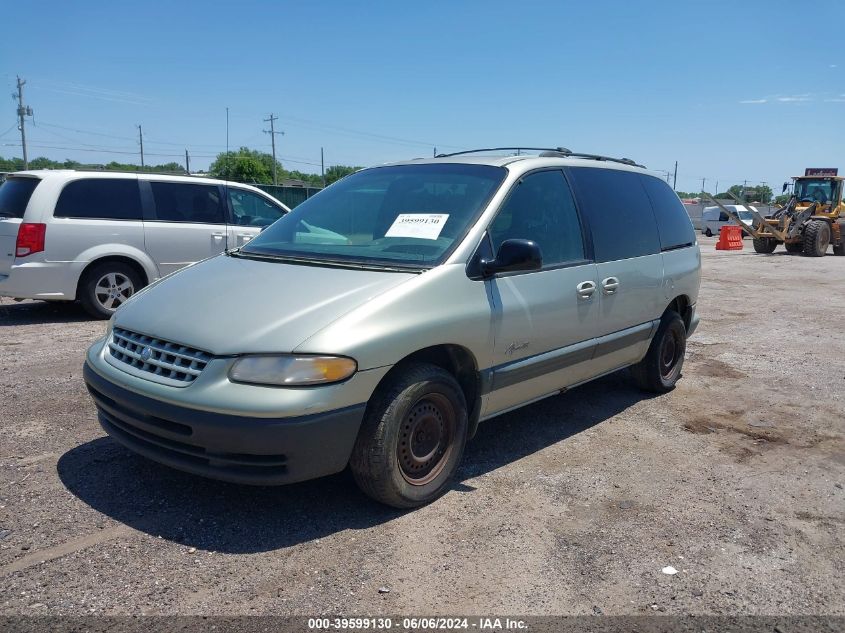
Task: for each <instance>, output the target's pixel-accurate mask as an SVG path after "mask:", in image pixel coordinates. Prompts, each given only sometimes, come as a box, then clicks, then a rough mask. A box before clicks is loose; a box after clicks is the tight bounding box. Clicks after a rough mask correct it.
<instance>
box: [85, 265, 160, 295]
mask: <svg viewBox="0 0 845 633" xmlns="http://www.w3.org/2000/svg"><path fill="white" fill-rule="evenodd" d="M106 262H120V263H121V264H126V265H127V266H129V267H130V268H132V269H133V270H134V271H135V272H136V273H138V277H139V278H140V279H141V288H143V287H144V286H146V285H147V284H149V283H150V280H149V279H148V278H147V272H146V271H145V270H144V267H143V266H141V264H139V263H138V262H137V261H135V260H134V259H132V258H131V257H121V256H120V255H111V256H109V257H101V258H100V259H95V260H94V261H92V262H90V263H89V264H88V265H87V266H86V267H85V269H84V270H83V271H82V274H81V275H79V281H78V282H77V284H76V298H77V299H78V298H79V289H80V288H81V287H82V283H83V281H84V280H85V275H87V274H88V271H90V270H91V269H92V268H93V267H94V266H99V265H100V264H103V263H106Z"/></svg>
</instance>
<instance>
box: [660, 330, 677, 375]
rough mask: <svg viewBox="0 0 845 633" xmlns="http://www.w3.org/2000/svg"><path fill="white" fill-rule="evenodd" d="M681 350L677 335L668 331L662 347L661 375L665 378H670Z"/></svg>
mask: <svg viewBox="0 0 845 633" xmlns="http://www.w3.org/2000/svg"><path fill="white" fill-rule="evenodd" d="M680 350H681V345H680V341H679V340H678V337H677V335H676V334H675V333H674V332H673V331H671V330H668V331H667V332H666V336H664V337H663V342H662V343H661V345H660V375H661V376H663V378H668V377H669V375H670V374H671V373H672V371H673V370H674V369H675V365H676V364H677V363H678V356H679V353H680Z"/></svg>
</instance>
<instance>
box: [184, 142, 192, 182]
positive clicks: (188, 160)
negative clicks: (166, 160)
mask: <svg viewBox="0 0 845 633" xmlns="http://www.w3.org/2000/svg"><path fill="white" fill-rule="evenodd" d="M185 173H186V174H188V175H189V176H190V175H191V157H190V156H188V148H187V147H186V148H185Z"/></svg>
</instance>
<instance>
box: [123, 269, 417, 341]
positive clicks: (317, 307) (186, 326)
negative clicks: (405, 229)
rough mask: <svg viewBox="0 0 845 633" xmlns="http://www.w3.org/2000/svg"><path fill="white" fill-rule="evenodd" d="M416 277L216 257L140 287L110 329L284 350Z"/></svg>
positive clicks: (181, 339)
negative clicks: (139, 291) (140, 291)
mask: <svg viewBox="0 0 845 633" xmlns="http://www.w3.org/2000/svg"><path fill="white" fill-rule="evenodd" d="M416 276H417V275H416V274H414V273H400V272H380V271H369V270H348V269H343V268H329V267H320V266H307V265H295V264H282V263H276V262H266V261H256V260H250V259H238V258H235V257H226V256H219V257H215V258H213V259H209V260H207V261H205V262H202V263H200V264H196V265H194V266H190V267H188V268H185V269H184V270H181V271H179V272H177V273H175V274H173V275H171V276H169V277H166V278H164V279H162V280H161V281H160V282H158V283H156V284H154V285H153V286H151V287H150V288H148V289H146V290H144V291H143V293H142V294H141V295H139V296H138V297H137V299H133V300H130V301H128V302H127V303H126V304H125V305H124V306H123V307H121V308H120V310H118V311H117V313H116V314H115V318H114V319H115V320H114V324H115V325H116V326H117V327H121V328H126V329H128V330H132V331H134V332H139V333H141V334H147V335H149V336H154V337H156V338H162V339H165V340H168V341H172V342H174V343H181V344H183V345H189V346H191V347H196V348H198V349H201V350H205V351H207V352H210V353H212V354H215V355H226V354H243V353H255V352H290V351H292V350H293V349H294V348H295V347H296V346H297V345H299V344H300V343H302V342H303V341H304V340H305V339H306V338H308V337H310V336H312V335H313V334H315V333H316V332H318V331H320V330H321V329H322V328H324V327H326V326H327V325H328V324H330V323H331V322H332V321H334V320H336V319H338V318H340V317H341V316H343V315H344V314H346V313H347V312H349V311H350V310H353V309H354V308H356V307H358V306H360V305H362V304H364V303H365V302H367V301H368V300H370V299H372V298H374V297H377V296H378V295H380V294H382V293H384V292H386V291H387V290H389V289H391V288H394V287H396V286H398V285H400V284H401V283H403V282H405V281H407V280H409V279H412V278H414V277H416Z"/></svg>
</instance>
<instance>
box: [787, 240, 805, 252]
mask: <svg viewBox="0 0 845 633" xmlns="http://www.w3.org/2000/svg"><path fill="white" fill-rule="evenodd" d="M783 245H784V247H785V248H786V252H787V253H800V252H801V251H802V250H804V244H802V243H801V242H792V243H790V242H784V244H783Z"/></svg>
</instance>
